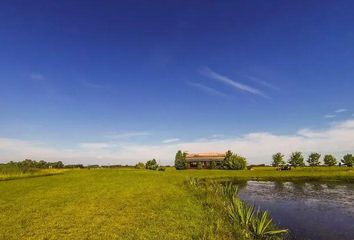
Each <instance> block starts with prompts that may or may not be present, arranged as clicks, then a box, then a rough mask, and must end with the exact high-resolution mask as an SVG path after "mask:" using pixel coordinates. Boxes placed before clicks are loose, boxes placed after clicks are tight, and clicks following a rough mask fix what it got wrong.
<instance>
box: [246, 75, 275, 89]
mask: <svg viewBox="0 0 354 240" xmlns="http://www.w3.org/2000/svg"><path fill="white" fill-rule="evenodd" d="M244 77H245V78H247V79H249V80H251V81H253V82H255V83H258V84H260V85H262V86H264V87H266V88H269V89H272V90H280V88H279V87H277V86H274V85H273V84H271V83H269V82H267V81H264V80H262V79H260V78H258V77H254V76H250V75H244Z"/></svg>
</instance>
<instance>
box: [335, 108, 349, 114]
mask: <svg viewBox="0 0 354 240" xmlns="http://www.w3.org/2000/svg"><path fill="white" fill-rule="evenodd" d="M346 111H348V110H347V109H345V108H340V109H337V110H336V111H335V112H336V113H342V112H346Z"/></svg>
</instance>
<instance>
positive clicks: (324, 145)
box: [0, 119, 354, 164]
mask: <svg viewBox="0 0 354 240" xmlns="http://www.w3.org/2000/svg"><path fill="white" fill-rule="evenodd" d="M90 144H91V145H90ZM179 149H180V150H184V151H189V152H210V151H212V152H215V151H219V152H225V151H227V150H228V149H231V150H232V151H234V152H236V153H239V154H242V155H244V156H246V157H247V158H248V159H249V162H250V163H268V164H269V163H270V162H271V156H272V154H274V153H275V152H278V151H281V152H282V153H283V154H286V155H287V156H288V155H289V154H290V153H291V152H292V151H302V152H304V153H305V154H308V153H310V152H312V151H316V152H320V153H322V154H325V153H332V154H334V155H336V156H337V157H338V158H341V157H342V156H343V155H344V154H345V153H348V152H352V151H353V149H354V119H351V120H347V121H344V122H339V123H336V124H334V125H331V126H330V127H328V128H327V129H322V130H313V129H300V130H299V131H297V132H295V133H294V134H290V135H279V134H273V133H270V132H256V133H249V134H245V135H242V136H235V137H230V138H221V139H210V138H209V139H208V138H206V139H200V140H195V141H188V142H171V143H170V144H165V143H161V144H154V145H149V144H137V143H129V142H125V143H123V142H120V143H119V144H118V143H112V142H107V143H104V142H103V143H82V144H80V145H79V147H75V148H71V149H59V148H55V147H50V146H47V145H46V144H44V143H39V142H32V141H23V140H18V139H10V138H0V161H2V162H5V161H10V160H21V159H24V158H32V159H45V160H48V161H57V160H62V161H63V162H65V163H85V164H93V163H98V164H135V163H136V162H138V161H146V160H148V159H151V158H156V159H158V160H159V161H160V163H161V164H173V158H174V156H175V153H176V151H177V150H179Z"/></svg>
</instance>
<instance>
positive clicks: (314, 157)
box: [307, 153, 321, 167]
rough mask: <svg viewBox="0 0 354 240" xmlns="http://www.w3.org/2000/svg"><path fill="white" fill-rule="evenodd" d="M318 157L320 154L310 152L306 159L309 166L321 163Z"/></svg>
mask: <svg viewBox="0 0 354 240" xmlns="http://www.w3.org/2000/svg"><path fill="white" fill-rule="evenodd" d="M320 157H321V154H319V153H311V154H310V155H309V157H308V159H307V162H308V164H309V165H310V166H311V167H316V166H319V165H320V164H321V162H320Z"/></svg>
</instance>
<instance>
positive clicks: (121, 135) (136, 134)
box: [105, 131, 152, 139]
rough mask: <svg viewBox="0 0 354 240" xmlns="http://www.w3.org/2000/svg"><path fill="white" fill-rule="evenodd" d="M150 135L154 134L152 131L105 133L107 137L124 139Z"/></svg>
mask: <svg viewBox="0 0 354 240" xmlns="http://www.w3.org/2000/svg"><path fill="white" fill-rule="evenodd" d="M150 135H152V133H151V132H148V131H132V132H124V133H116V134H108V135H105V137H106V138H112V139H123V138H133V137H143V136H150Z"/></svg>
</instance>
